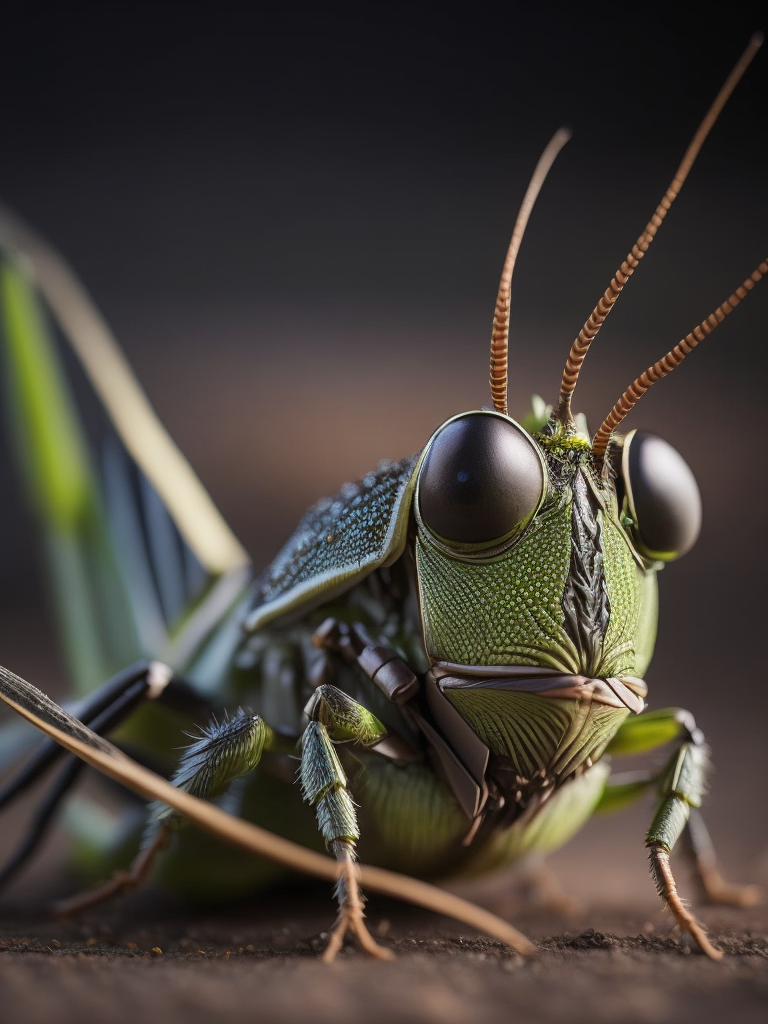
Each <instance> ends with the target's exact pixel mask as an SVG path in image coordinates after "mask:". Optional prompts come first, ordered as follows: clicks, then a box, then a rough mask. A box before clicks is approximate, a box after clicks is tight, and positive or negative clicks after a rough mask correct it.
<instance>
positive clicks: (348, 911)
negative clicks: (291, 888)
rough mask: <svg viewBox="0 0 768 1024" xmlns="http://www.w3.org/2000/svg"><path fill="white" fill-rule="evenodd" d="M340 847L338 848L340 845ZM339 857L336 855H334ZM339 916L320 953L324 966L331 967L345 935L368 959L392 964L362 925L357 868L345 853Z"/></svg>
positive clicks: (341, 864)
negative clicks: (361, 949)
mask: <svg viewBox="0 0 768 1024" xmlns="http://www.w3.org/2000/svg"><path fill="white" fill-rule="evenodd" d="M339 845H341V844H339ZM337 856H338V853H337ZM337 891H338V893H339V916H338V918H337V919H336V924H335V925H334V927H333V931H332V932H331V937H330V939H329V940H328V945H327V946H326V947H325V952H324V953H323V957H322V959H323V962H324V963H326V964H330V963H332V962H333V961H334V960H335V959H336V955H337V953H338V952H339V950H340V949H341V947H342V945H343V943H344V936H345V935H346V934H347V932H350V933H351V934H353V935H354V936H355V937H356V938H357V941H358V942H359V943H360V945H361V946H362V948H363V949H364V950H365V952H366V953H368V954H369V956H373V957H376V958H377V959H378V960H392V959H394V955H393V953H392V952H391V950H389V949H386V948H385V947H384V946H380V945H379V944H378V942H376V940H375V939H374V937H373V936H372V935H371V933H370V931H369V930H368V926H367V925H366V923H365V911H364V906H365V901H364V899H363V897H362V894H361V893H360V885H359V880H358V867H357V863H356V861H355V860H354V857H353V856H352V854H351V853H350V852H349V850H348V849H347V853H346V856H343V857H342V858H341V859H340V860H339V885H338V890H337Z"/></svg>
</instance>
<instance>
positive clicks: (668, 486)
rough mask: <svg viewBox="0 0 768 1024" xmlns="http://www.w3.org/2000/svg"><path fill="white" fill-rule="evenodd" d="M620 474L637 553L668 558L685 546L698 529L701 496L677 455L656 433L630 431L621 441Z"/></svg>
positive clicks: (692, 543)
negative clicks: (622, 447) (622, 443)
mask: <svg viewBox="0 0 768 1024" xmlns="http://www.w3.org/2000/svg"><path fill="white" fill-rule="evenodd" d="M621 473H622V477H623V480H624V486H625V488H626V512H627V513H628V514H629V516H630V518H631V519H632V525H631V526H630V527H629V529H630V532H631V534H632V538H633V540H634V542H635V547H636V548H637V550H638V551H639V552H640V554H641V555H643V556H644V557H645V558H651V559H658V560H659V561H662V562H669V561H671V560H672V559H673V558H679V557H680V555H684V554H685V553H686V551H689V550H690V549H691V548H692V547H693V545H694V544H695V543H696V538H697V537H698V536H699V530H700V529H701V495H700V494H699V487H698V484H697V483H696V479H695V477H694V475H693V473H692V472H691V469H690V467H689V466H688V463H687V462H686V461H685V459H683V457H682V455H680V453H679V452H677V451H676V450H675V449H674V448H673V447H672V445H671V444H668V443H667V442H666V441H664V440H662V438H660V437H657V435H656V434H651V433H650V432H649V431H647V430H633V431H632V433H631V434H627V437H626V439H625V441H624V451H623V454H622V459H621Z"/></svg>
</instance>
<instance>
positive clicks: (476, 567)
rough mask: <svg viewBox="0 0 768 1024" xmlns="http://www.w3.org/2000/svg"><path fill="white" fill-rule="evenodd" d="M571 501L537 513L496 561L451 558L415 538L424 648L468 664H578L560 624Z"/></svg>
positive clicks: (573, 666)
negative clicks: (517, 538) (547, 511)
mask: <svg viewBox="0 0 768 1024" xmlns="http://www.w3.org/2000/svg"><path fill="white" fill-rule="evenodd" d="M570 544H571V526H570V505H568V504H566V503H564V504H562V505H560V506H558V507H556V508H555V509H552V510H551V511H550V512H549V513H547V514H545V515H542V516H540V517H539V518H538V520H537V522H536V523H535V524H533V525H532V527H531V529H530V530H529V532H528V533H527V534H526V535H525V536H524V537H523V538H521V540H520V541H519V542H518V543H517V544H515V545H514V546H513V547H512V548H510V549H509V550H508V551H506V552H505V553H504V554H503V555H502V556H501V557H499V558H498V559H496V560H493V561H490V562H486V563H482V564H472V563H466V562H461V561H458V560H456V559H453V558H451V557H450V556H448V555H447V554H445V553H444V552H442V551H440V550H439V549H438V548H436V547H435V546H434V545H433V544H431V543H430V542H429V540H428V539H426V538H424V537H420V538H419V541H418V543H417V549H416V555H417V562H418V569H419V580H420V587H421V601H422V611H423V619H424V634H425V641H426V647H427V652H428V653H429V655H430V656H432V657H434V658H437V659H439V660H443V661H453V662H459V663H461V664H467V665H509V664H520V665H541V666H547V667H552V668H557V669H559V670H561V671H575V670H576V668H577V665H576V653H575V650H574V646H573V643H572V641H571V640H570V639H569V637H568V636H567V634H566V632H565V630H564V629H563V610H562V595H563V587H564V583H565V579H566V576H567V573H568V566H569V563H570Z"/></svg>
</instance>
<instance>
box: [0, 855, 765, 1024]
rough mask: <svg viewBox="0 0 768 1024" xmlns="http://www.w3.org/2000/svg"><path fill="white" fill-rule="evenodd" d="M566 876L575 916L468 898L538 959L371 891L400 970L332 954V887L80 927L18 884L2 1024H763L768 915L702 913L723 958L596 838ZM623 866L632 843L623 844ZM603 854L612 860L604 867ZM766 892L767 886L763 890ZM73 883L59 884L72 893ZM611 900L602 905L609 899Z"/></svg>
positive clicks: (108, 915) (143, 899) (97, 916)
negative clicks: (680, 929) (501, 919)
mask: <svg viewBox="0 0 768 1024" xmlns="http://www.w3.org/2000/svg"><path fill="white" fill-rule="evenodd" d="M569 849H570V850H571V851H572V852H571V853H570V854H568V855H558V857H556V858H555V861H556V864H555V867H556V868H558V869H559V870H558V875H559V876H560V881H561V882H562V883H563V884H564V886H565V887H566V888H567V891H568V892H572V891H574V890H575V889H576V888H577V886H576V881H577V880H578V879H579V878H580V879H581V880H582V882H584V883H585V884H583V885H582V886H581V887H580V888H581V889H583V890H584V893H586V899H585V900H584V901H583V902H582V905H581V906H580V907H579V909H575V910H571V911H570V912H569V913H564V912H562V911H555V910H553V909H551V908H543V907H542V906H540V905H539V906H533V905H531V904H530V902H529V903H528V905H527V906H526V905H525V904H524V903H521V902H520V899H519V893H518V894H516V895H515V896H509V898H507V897H506V896H505V895H504V893H505V887H504V886H503V885H500V883H498V882H497V883H494V884H493V885H491V886H488V885H486V886H485V887H484V888H483V887H481V888H479V889H478V888H477V886H475V888H474V889H473V888H471V887H470V888H467V887H466V886H465V888H464V889H463V890H462V893H463V894H467V893H469V894H473V895H474V896H475V897H476V898H478V900H479V901H480V902H482V903H484V904H485V905H487V906H489V907H492V908H493V909H494V910H496V911H498V912H501V913H504V914H506V915H507V916H509V917H510V919H512V920H514V922H515V924H516V925H517V926H519V927H520V928H521V929H522V930H523V931H524V932H526V933H527V934H528V935H529V936H530V937H531V938H532V939H534V940H535V942H536V945H537V949H538V952H537V955H536V956H535V957H534V958H533V959H531V960H528V961H523V960H522V959H521V958H519V957H518V956H516V955H514V954H512V953H510V952H509V951H508V950H507V949H506V948H504V947H503V946H502V945H500V944H499V943H498V942H496V941H490V940H488V939H486V938H484V937H483V936H480V935H478V934H476V933H473V932H472V931H471V930H469V929H467V928H466V927H465V926H462V925H460V924H457V923H455V922H453V921H450V920H448V919H444V918H439V917H436V916H434V915H432V914H429V913H427V912H422V911H417V910H413V909H412V908H408V907H404V906H402V905H399V904H396V903H394V902H391V901H388V900H383V899H381V898H379V897H376V896H374V897H372V898H371V899H370V901H369V905H368V919H369V922H370V924H371V928H372V930H373V931H374V933H375V934H376V936H377V938H379V940H380V941H381V942H382V943H383V944H385V945H387V946H389V947H390V948H391V949H392V950H393V951H394V953H395V959H394V960H393V961H392V962H389V963H384V962H378V961H374V960H371V959H370V958H368V957H366V956H365V955H364V954H362V953H361V952H359V951H358V950H357V949H355V948H345V949H344V950H343V951H342V953H341V955H340V956H339V957H338V959H337V961H336V962H335V963H334V964H332V965H330V966H326V965H324V964H323V963H322V962H321V961H320V959H319V953H320V952H321V950H322V947H323V941H324V930H325V929H326V928H327V927H328V926H329V925H330V923H331V921H332V918H333V908H332V904H331V903H330V900H329V894H328V892H327V891H326V889H325V887H324V886H322V885H318V886H315V885H313V884H312V885H307V884H304V883H301V884H296V885H294V886H289V887H288V888H286V889H285V890H283V891H280V892H276V893H272V894H271V895H270V896H269V897H267V898H265V899H262V900H260V901H254V902H251V903H249V904H244V905H241V906H239V907H237V908H236V909H232V910H228V911H226V912H216V913H206V914H192V913H190V911H189V910H187V909H184V908H182V907H179V906H178V905H176V904H174V903H172V902H170V901H168V900H167V899H166V898H164V897H162V896H160V895H158V894H157V893H156V892H154V891H151V890H149V891H144V892H137V893H133V894H131V895H129V896H125V897H122V898H120V899H118V900H116V901H115V902H113V903H112V904H110V905H106V906H102V907H100V908H93V909H91V910H90V911H88V912H86V913H84V914H82V915H81V916H80V917H78V918H77V919H76V920H71V919H60V918H57V917H55V916H54V915H53V914H51V913H50V912H49V911H48V910H47V909H46V904H47V902H48V899H49V896H50V895H51V893H52V892H53V891H54V889H52V888H51V887H50V883H49V882H45V883H41V888H37V889H35V888H33V887H29V886H28V887H27V890H26V891H25V892H24V891H23V892H21V893H19V892H18V891H14V893H13V895H12V896H8V897H6V900H5V901H4V902H3V905H2V917H1V919H0V986H2V988H1V991H2V994H3V996H2V998H3V1007H4V1009H3V1011H2V1014H0V1016H1V1017H2V1019H3V1020H5V1021H9V1022H10V1021H23V1022H25V1024H37V1022H42V1021H52V1020H54V1021H56V1022H57V1024H69V1022H75V1021H77V1022H81V1021H82V1020H84V1019H92V1020H98V1021H100V1022H102V1024H113V1022H115V1024H117V1022H128V1021H131V1022H135V1021H137V1020H138V1021H140V1020H142V1018H145V1017H146V1018H149V1017H151V1019H152V1020H153V1021H157V1020H159V1021H162V1022H164V1024H175V1022H177V1021H178V1022H184V1024H198V1022H200V1024H202V1022H209V1021H210V1020H211V1019H212V1018H213V1017H214V1016H215V1018H216V1020H219V1021H240V1020H243V1021H245V1020H263V1021H269V1022H270V1024H275V1022H279V1021H294V1020H295V1021H299V1020H311V1021H313V1022H314V1024H325V1022H331V1021H333V1022H334V1024H338V1022H340V1021H346V1020H357V1019H360V1018H361V1017H362V1018H364V1019H365V1020H366V1021H367V1022H368V1024H375V1022H379V1021H388V1020H391V1019H393V1018H396V1019H400V1020H408V1021H425V1022H426V1021H429V1022H437V1021H439V1022H441V1024H453V1022H457V1024H458V1022H464V1021H467V1020H478V1019H482V1020H483V1021H496V1020H499V1021H501V1020H504V1021H507V1020H510V1019H516V1020H520V1019H522V1020H526V1021H529V1022H538V1021H541V1022H548V1021H561V1020H568V1021H570V1022H579V1021H589V1022H591V1024H600V1022H602V1021H606V1022H608V1021H610V1022H615V1021H621V1022H622V1024H632V1022H635V1021H637V1022H643V1024H646V1022H649V1024H651V1022H652V1024H663V1022H667V1021H669V1022H672V1021H674V1022H675V1024H685V1022H687V1021H691V1022H693V1021H695V1022H697V1024H703V1022H707V1021H722V1020H725V1019H728V1018H730V1019H733V1020H736V1021H739V1022H740V1024H749V1022H751V1021H758V1020H759V1021H764V1020H765V1010H766V1007H768V908H767V907H766V905H765V903H763V904H762V905H761V906H759V907H755V908H753V909H750V910H733V909H725V908H713V907H704V908H700V915H701V918H702V920H703V921H704V922H705V924H706V926H707V928H708V930H709V933H710V935H711V937H712V938H713V939H714V941H715V943H716V945H717V946H718V947H719V948H720V949H722V950H723V951H724V952H725V957H724V959H723V961H722V962H720V963H713V962H711V961H709V960H707V959H706V958H705V957H703V956H701V955H699V954H697V953H694V952H692V951H691V950H690V949H689V948H687V947H686V946H685V945H681V943H680V942H679V940H678V938H677V937H676V936H675V935H674V933H673V932H672V931H671V928H670V923H669V919H668V916H667V915H665V914H663V913H662V912H661V910H660V909H659V907H658V906H657V905H656V903H655V900H654V893H653V887H652V885H651V883H650V880H649V879H648V878H647V877H643V876H642V874H641V875H640V876H637V877H631V878H630V873H629V872H630V868H631V869H632V872H633V873H634V871H635V865H626V866H622V867H621V869H619V870H617V869H616V862H615V860H614V857H613V856H612V854H613V852H614V851H612V850H611V849H610V847H608V848H606V849H604V850H603V851H602V855H600V854H598V849H599V847H595V845H594V841H592V842H590V843H589V844H585V845H583V846H579V841H578V840H577V843H576V846H575V850H574V848H573V847H570V848H569ZM616 851H617V852H618V854H619V857H620V858H621V857H622V846H621V843H619V845H618V846H617V847H616ZM601 861H602V862H601ZM758 880H760V881H762V879H758ZM57 884H59V883H57ZM601 891H602V892H603V895H602V896H601V895H600V893H601Z"/></svg>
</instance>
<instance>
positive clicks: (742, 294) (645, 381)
mask: <svg viewBox="0 0 768 1024" xmlns="http://www.w3.org/2000/svg"><path fill="white" fill-rule="evenodd" d="M766 274H768V260H763V262H762V263H759V264H758V266H757V268H756V269H755V270H753V271H752V273H751V274H750V275H749V277H748V278H747V279H746V281H744V282H743V284H741V285H739V287H738V288H737V289H736V291H735V292H734V293H733V295H731V296H729V298H727V299H726V300H725V302H724V303H723V304H722V305H721V306H718V307H717V309H716V310H715V311H714V313H712V314H711V315H710V316H708V317H707V319H706V320H702V322H701V323H700V324H699V326H698V327H696V328H694V329H693V330H692V331H691V333H690V334H686V336H685V337H684V338H683V339H682V341H679V342H678V343H677V345H675V347H674V348H673V349H672V350H671V351H669V352H667V354H666V355H665V356H664V357H663V358H662V359H660V360H659V361H658V362H657V363H654V364H653V366H649V367H648V369H647V370H645V371H644V372H643V373H641V374H640V376H639V377H637V378H636V379H635V380H634V381H632V383H631V384H630V385H629V387H628V388H627V390H626V391H625V392H624V394H623V395H622V396H621V398H620V399H619V400H618V402H617V403H616V405H614V407H613V408H612V409H611V411H610V412H609V413H608V415H607V416H606V418H605V419H604V420H603V422H602V423H601V424H600V427H599V428H598V430H597V432H596V434H595V436H594V437H593V439H592V455H593V457H594V459H595V461H596V462H597V463H598V465H599V464H600V463H602V462H603V460H604V459H605V452H606V449H607V447H608V442H609V441H610V439H611V434H612V433H613V432H614V430H615V429H616V427H618V425H619V424H620V423H621V421H622V420H623V419H624V417H625V416H626V415H627V413H628V412H630V410H631V409H633V408H634V407H635V405H637V403H638V402H639V401H640V399H641V398H642V397H643V395H644V394H645V392H646V391H647V390H648V388H650V387H652V386H653V385H654V384H655V383H656V381H658V380H661V378H662V377H666V376H667V374H668V373H672V371H673V370H675V369H676V368H677V367H678V366H679V365H680V363H682V361H683V360H684V359H685V357H686V356H687V355H688V354H689V353H690V352H692V351H693V349H695V348H696V346H697V345H698V344H699V342H700V341H703V340H704V339H705V338H706V337H707V336H708V335H709V334H711V333H712V331H714V329H715V328H716V327H717V326H718V325H719V324H721V323H722V322H723V320H725V318H726V316H727V315H728V314H729V313H731V312H733V310H734V309H735V308H736V307H737V306H738V305H739V303H740V302H741V301H742V299H745V298H746V297H747V295H749V293H750V292H751V291H752V289H753V288H754V287H755V285H756V284H757V283H758V281H761V280H762V279H763V277H764V276H765V275H766Z"/></svg>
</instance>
